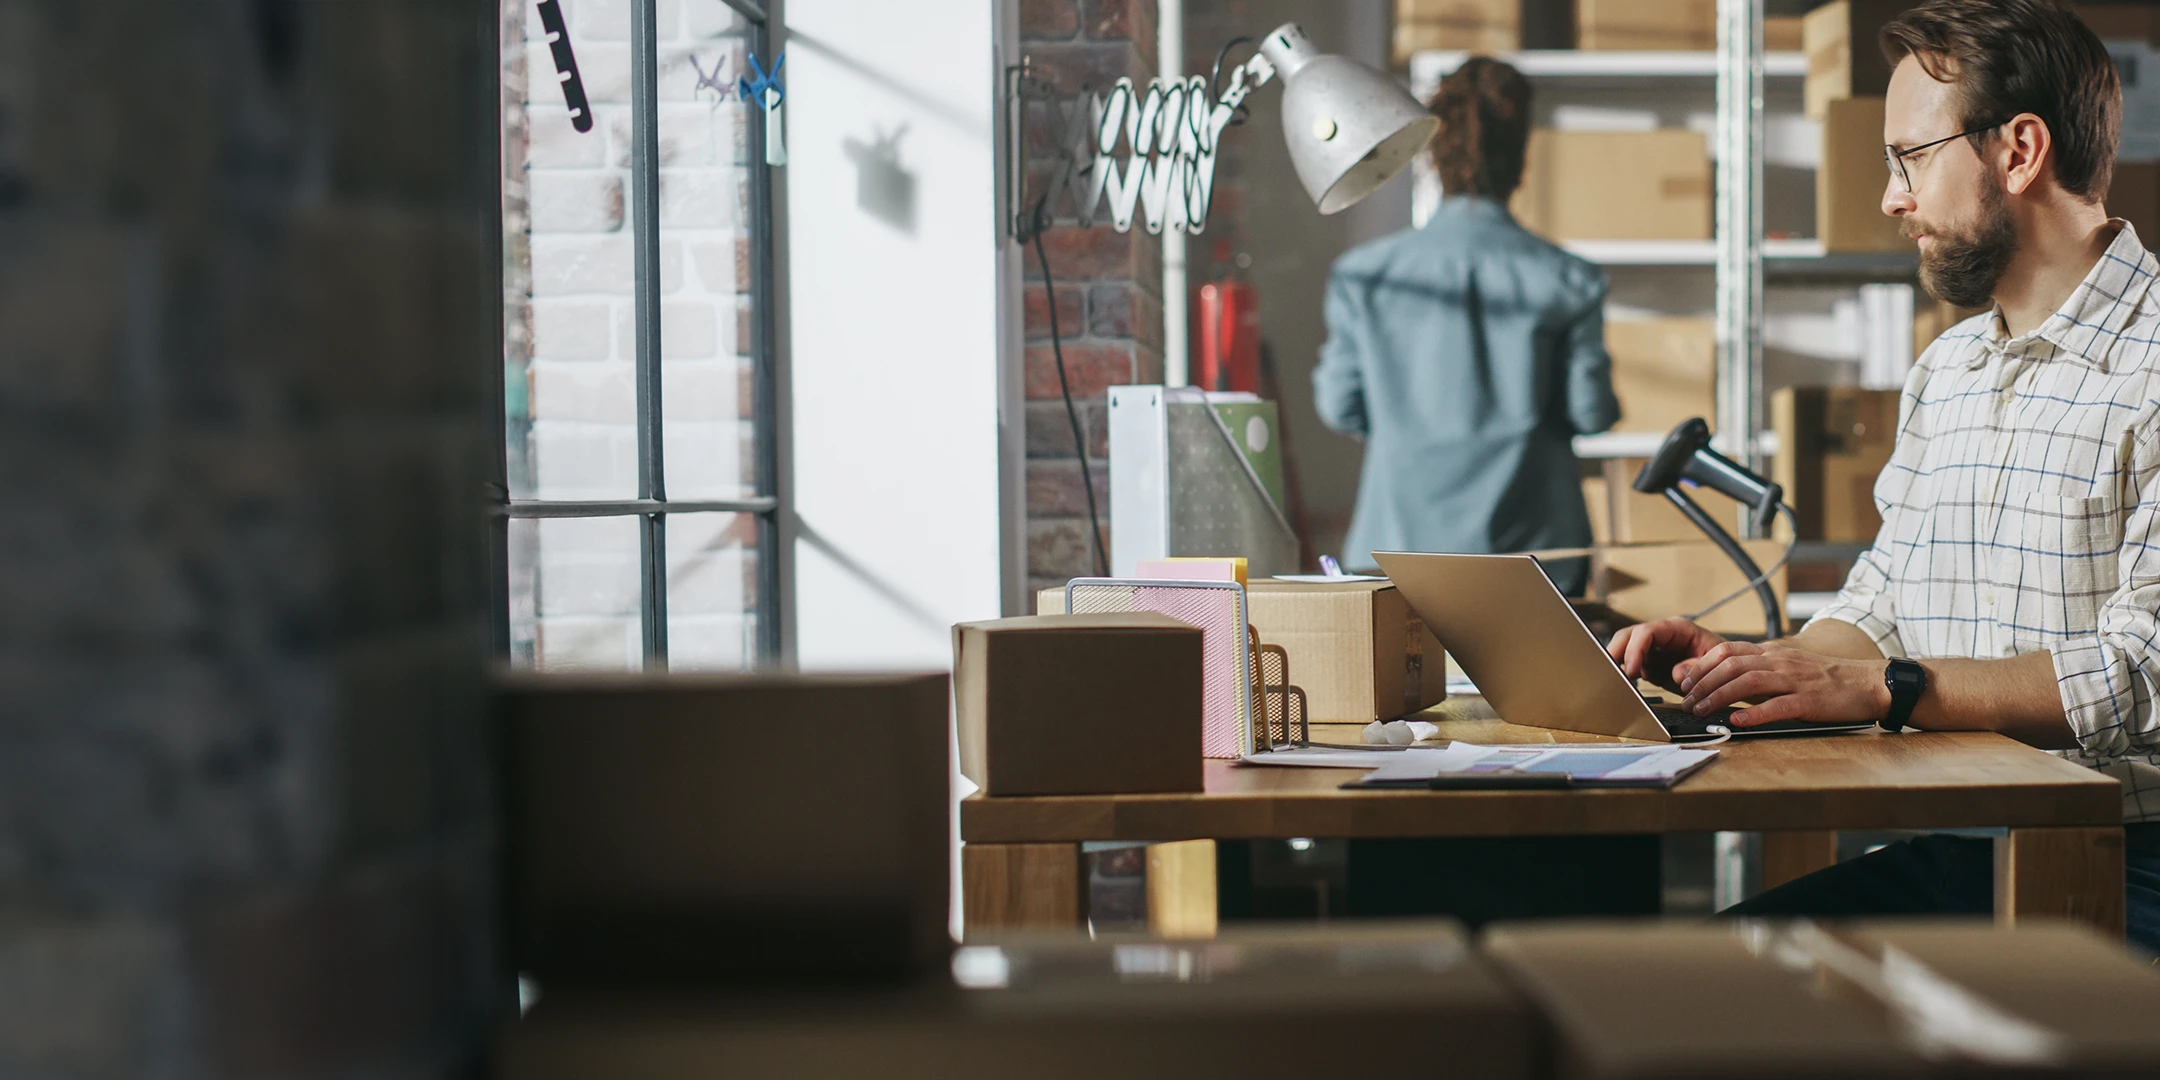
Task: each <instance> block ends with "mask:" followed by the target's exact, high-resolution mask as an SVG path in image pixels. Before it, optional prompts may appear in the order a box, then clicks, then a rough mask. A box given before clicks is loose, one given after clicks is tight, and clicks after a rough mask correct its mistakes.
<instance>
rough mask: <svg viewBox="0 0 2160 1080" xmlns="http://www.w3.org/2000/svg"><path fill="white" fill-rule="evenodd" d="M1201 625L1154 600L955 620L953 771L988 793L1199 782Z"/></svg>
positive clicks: (1175, 786) (1160, 787)
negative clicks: (1145, 606) (1162, 609)
mask: <svg viewBox="0 0 2160 1080" xmlns="http://www.w3.org/2000/svg"><path fill="white" fill-rule="evenodd" d="M1201 676H1202V664H1201V659H1200V629H1199V628H1198V627H1196V626H1193V625H1191V624H1189V623H1184V622H1180V621H1178V620H1177V619H1173V618H1171V617H1170V616H1168V615H1158V614H1156V613H1154V612H1151V611H1138V612H1120V613H1113V614H1097V615H1031V616H1022V617H1020V618H1014V619H993V620H989V621H986V622H975V623H962V624H960V625H958V626H955V627H953V712H954V719H955V722H956V725H957V727H958V729H959V740H960V770H961V772H963V773H965V774H966V775H967V777H968V779H970V780H973V781H975V782H976V783H977V784H979V785H981V786H982V789H983V791H984V792H985V793H986V794H990V795H1110V794H1125V793H1140V792H1159V791H1199V790H1200V714H1201Z"/></svg>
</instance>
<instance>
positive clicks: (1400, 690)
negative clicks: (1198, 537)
mask: <svg viewBox="0 0 2160 1080" xmlns="http://www.w3.org/2000/svg"><path fill="white" fill-rule="evenodd" d="M1248 598H1249V600H1250V602H1251V606H1252V625H1253V629H1255V630H1257V631H1259V633H1260V642H1261V644H1264V645H1280V646H1282V647H1283V651H1284V652H1286V653H1288V654H1289V661H1290V682H1291V684H1292V685H1294V686H1298V687H1301V688H1302V689H1303V690H1304V691H1305V707H1306V715H1307V716H1308V717H1309V718H1310V719H1311V721H1312V722H1313V723H1315V724H1369V723H1372V722H1373V721H1375V720H1393V719H1395V718H1396V717H1398V716H1405V715H1408V714H1410V713H1414V712H1418V711H1420V710H1422V709H1425V708H1427V707H1430V706H1432V705H1434V704H1437V703H1438V702H1440V701H1443V700H1445V699H1446V698H1447V666H1446V664H1445V663H1443V662H1442V659H1441V651H1440V647H1441V642H1440V639H1438V638H1436V637H1434V636H1433V633H1432V631H1430V630H1428V629H1426V628H1425V621H1424V620H1423V619H1420V618H1418V616H1417V613H1416V612H1414V611H1411V610H1410V602H1409V601H1408V600H1406V599H1404V598H1403V594H1402V592H1401V591H1400V590H1398V589H1396V588H1395V584H1394V583H1393V582H1389V581H1352V582H1345V583H1343V584H1340V585H1331V584H1306V583H1301V582H1293V581H1256V582H1254V583H1253V584H1252V587H1251V588H1250V589H1249V590H1248Z"/></svg>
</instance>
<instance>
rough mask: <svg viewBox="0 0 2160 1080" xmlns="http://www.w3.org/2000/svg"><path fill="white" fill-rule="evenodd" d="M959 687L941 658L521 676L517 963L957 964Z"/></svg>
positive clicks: (670, 981)
mask: <svg viewBox="0 0 2160 1080" xmlns="http://www.w3.org/2000/svg"><path fill="white" fill-rule="evenodd" d="M950 701H951V697H950V694H949V691H948V688H947V683H946V677H945V676H944V675H943V674H936V675H861V676H849V675H815V676H813V675H751V676H718V675H686V674H670V675H665V676H644V675H618V676H564V675H544V676H529V675H528V676H517V677H514V678H512V679H509V680H507V681H506V683H505V684H504V686H503V689H502V694H501V706H502V708H501V713H502V725H503V732H502V734H503V745H502V751H503V762H504V789H505V795H504V805H505V812H504V821H503V827H502V837H503V846H504V848H505V850H506V852H507V856H508V857H507V860H506V862H505V865H506V866H507V867H508V870H507V871H506V874H507V881H506V885H505V888H504V890H503V891H504V895H505V897H506V898H507V901H508V911H509V916H508V921H509V927H508V934H507V942H508V947H509V954H510V955H509V956H508V957H507V961H506V962H507V964H508V965H511V966H513V967H514V969H515V970H517V971H521V972H528V973H531V974H532V975H533V976H535V977H536V978H539V979H541V980H542V981H543V982H545V983H546V984H547V985H548V986H549V987H551V988H555V987H566V988H567V987H574V986H576V985H578V984H580V983H585V984H593V983H606V984H609V985H618V986H620V985H673V986H678V987H684V988H693V987H695V988H714V987H731V988H738V989H739V988H743V987H758V988H763V987H765V986H768V985H770V984H772V983H774V982H779V981H786V982H790V983H795V984H806V983H807V984H839V983H888V984H889V983H892V982H895V981H910V980H914V981H920V982H924V983H929V984H935V983H937V982H941V981H945V980H949V979H950V977H951V976H950V974H949V973H950V971H951V966H950V965H951V953H952V938H951V930H950V925H951V879H950V876H949V872H948V868H949V867H950V865H951V863H950V847H951V835H952V834H951V814H952V794H951V790H950V776H951V765H950V764H949V760H950V759H949V758H948V756H947V755H948V753H949V751H948V749H947V747H948V746H949V745H950V739H951V735H950V730H951V728H950V725H951V723H952V721H951V713H950V712H949V709H950ZM551 993H552V990H551Z"/></svg>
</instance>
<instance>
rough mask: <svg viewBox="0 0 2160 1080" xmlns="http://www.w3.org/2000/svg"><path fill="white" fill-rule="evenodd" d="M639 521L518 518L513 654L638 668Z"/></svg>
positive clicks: (549, 666) (557, 662)
mask: <svg viewBox="0 0 2160 1080" xmlns="http://www.w3.org/2000/svg"><path fill="white" fill-rule="evenodd" d="M638 520H639V519H637V518H635V517H606V518H538V519H535V518H513V519H511V522H510V616H511V618H510V641H511V646H510V649H511V657H512V659H513V660H515V661H517V662H519V663H521V664H529V665H530V666H532V667H535V668H539V669H540V670H542V671H634V670H637V669H638V668H640V667H642V666H643V662H642V657H643V653H644V634H643V632H642V630H641V626H640V623H639V621H638V558H639V555H638Z"/></svg>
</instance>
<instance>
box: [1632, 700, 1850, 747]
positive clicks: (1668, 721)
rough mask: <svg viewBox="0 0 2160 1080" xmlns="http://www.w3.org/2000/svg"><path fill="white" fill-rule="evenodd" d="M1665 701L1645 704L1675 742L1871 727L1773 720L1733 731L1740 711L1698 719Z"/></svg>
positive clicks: (1727, 710)
mask: <svg viewBox="0 0 2160 1080" xmlns="http://www.w3.org/2000/svg"><path fill="white" fill-rule="evenodd" d="M1664 700H1665V699H1663V698H1660V697H1654V696H1652V695H1649V694H1644V695H1643V704H1645V705H1648V706H1650V715H1652V716H1655V717H1657V722H1658V723H1659V724H1660V725H1662V726H1663V727H1664V728H1665V733H1666V734H1668V735H1671V736H1672V737H1673V738H1675V739H1708V738H1713V737H1716V736H1719V735H1726V734H1732V733H1734V732H1745V733H1747V734H1751V735H1752V734H1756V733H1758V732H1773V731H1810V732H1820V731H1842V730H1846V729H1848V728H1854V727H1866V726H1868V725H1865V724H1840V725H1834V726H1825V725H1822V724H1815V723H1810V722H1808V721H1806V720H1773V721H1771V722H1770V723H1767V724H1756V725H1754V726H1752V727H1746V728H1735V727H1733V723H1732V716H1733V714H1734V713H1736V712H1739V711H1740V710H1738V709H1733V708H1725V709H1719V710H1718V711H1716V712H1713V713H1711V714H1710V715H1708V716H1697V715H1695V714H1694V713H1692V712H1690V711H1688V710H1686V709H1683V708H1681V707H1680V706H1678V705H1667V704H1663V702H1664Z"/></svg>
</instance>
